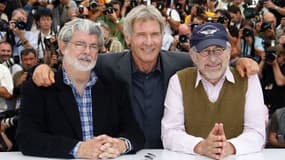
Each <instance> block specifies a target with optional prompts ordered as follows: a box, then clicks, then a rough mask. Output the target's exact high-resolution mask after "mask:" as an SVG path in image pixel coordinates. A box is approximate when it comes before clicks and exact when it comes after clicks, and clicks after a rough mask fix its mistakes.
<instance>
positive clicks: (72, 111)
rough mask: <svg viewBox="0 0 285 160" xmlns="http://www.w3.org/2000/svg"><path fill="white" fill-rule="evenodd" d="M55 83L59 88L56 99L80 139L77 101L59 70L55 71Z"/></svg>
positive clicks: (80, 131) (80, 130)
mask: <svg viewBox="0 0 285 160" xmlns="http://www.w3.org/2000/svg"><path fill="white" fill-rule="evenodd" d="M55 85H56V87H57V88H58V90H59V92H58V99H59V102H60V104H61V107H62V108H63V112H64V114H65V115H66V117H67V118H68V120H69V122H70V124H71V127H72V128H73V130H74V132H75V133H76V136H78V138H79V139H82V129H81V121H80V115H79V111H78V107H77V103H76V100H75V98H74V95H73V93H72V89H71V88H70V87H69V86H67V85H65V84H64V82H63V75H62V72H61V71H60V72H58V73H57V77H56V84H55ZM63 116H64V115H63Z"/></svg>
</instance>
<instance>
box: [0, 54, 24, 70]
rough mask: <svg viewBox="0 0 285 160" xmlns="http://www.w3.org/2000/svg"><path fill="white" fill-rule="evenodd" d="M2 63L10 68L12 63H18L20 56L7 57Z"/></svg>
mask: <svg viewBox="0 0 285 160" xmlns="http://www.w3.org/2000/svg"><path fill="white" fill-rule="evenodd" d="M2 64H3V65H5V66H7V67H8V68H10V67H11V66H13V65H14V64H20V58H19V56H14V57H13V58H9V59H7V60H6V61H4V62H3V63H2Z"/></svg>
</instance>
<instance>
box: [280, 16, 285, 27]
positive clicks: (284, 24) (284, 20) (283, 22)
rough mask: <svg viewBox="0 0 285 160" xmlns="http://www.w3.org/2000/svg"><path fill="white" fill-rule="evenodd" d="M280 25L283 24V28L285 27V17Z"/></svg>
mask: <svg viewBox="0 0 285 160" xmlns="http://www.w3.org/2000/svg"><path fill="white" fill-rule="evenodd" d="M280 23H281V25H282V26H285V17H283V18H282V19H281V21H280Z"/></svg>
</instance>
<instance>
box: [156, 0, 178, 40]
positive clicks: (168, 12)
mask: <svg viewBox="0 0 285 160" xmlns="http://www.w3.org/2000/svg"><path fill="white" fill-rule="evenodd" d="M156 8H157V9H158V10H159V11H160V13H161V14H162V16H164V17H166V24H165V28H164V32H166V33H167V34H170V35H174V34H175V33H177V31H178V28H179V25H180V22H181V17H180V15H179V13H178V12H177V10H176V9H175V8H169V7H168V6H166V3H165V2H164V1H158V2H157V6H156Z"/></svg>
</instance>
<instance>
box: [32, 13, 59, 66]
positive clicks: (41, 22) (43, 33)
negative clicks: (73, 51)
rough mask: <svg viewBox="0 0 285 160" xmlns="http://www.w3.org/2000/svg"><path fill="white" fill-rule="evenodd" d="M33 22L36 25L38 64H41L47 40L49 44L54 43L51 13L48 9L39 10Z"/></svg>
mask: <svg viewBox="0 0 285 160" xmlns="http://www.w3.org/2000/svg"><path fill="white" fill-rule="evenodd" d="M34 17H35V20H36V22H37V25H38V32H37V33H36V35H37V38H36V39H37V48H35V49H36V51H37V54H38V59H39V61H40V62H43V58H44V56H45V52H46V43H45V41H47V39H49V40H50V41H51V43H53V42H55V41H56V37H55V32H54V31H53V30H52V13H51V11H50V10H49V9H48V8H40V9H38V11H37V13H36V14H35V16H34Z"/></svg>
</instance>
